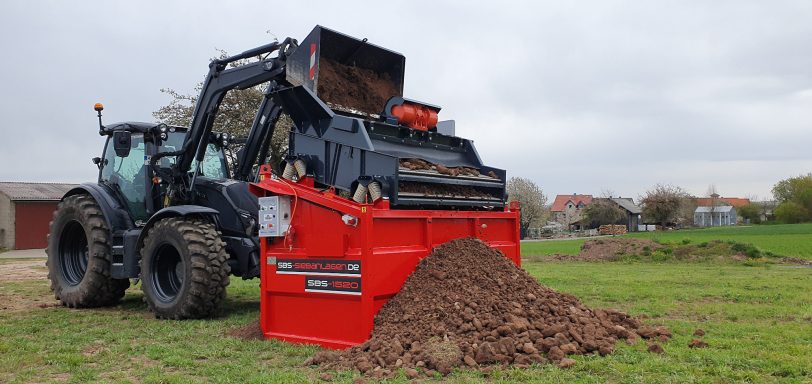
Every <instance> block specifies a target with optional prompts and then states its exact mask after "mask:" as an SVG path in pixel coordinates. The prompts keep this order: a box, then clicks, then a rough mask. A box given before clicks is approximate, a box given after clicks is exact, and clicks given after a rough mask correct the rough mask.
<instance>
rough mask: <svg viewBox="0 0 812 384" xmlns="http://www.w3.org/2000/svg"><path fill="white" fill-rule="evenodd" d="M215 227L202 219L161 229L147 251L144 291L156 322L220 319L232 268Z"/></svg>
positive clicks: (170, 221) (150, 237)
mask: <svg viewBox="0 0 812 384" xmlns="http://www.w3.org/2000/svg"><path fill="white" fill-rule="evenodd" d="M227 261H228V253H226V250H225V243H224V242H223V240H222V239H221V238H220V233H219V232H218V231H217V229H216V228H215V226H214V225H213V224H212V223H210V222H208V221H206V220H204V219H200V218H183V217H171V218H167V219H163V220H161V221H159V222H158V223H156V224H155V225H154V226H153V227H152V228H151V229H150V230H149V233H148V234H147V236H146V238H145V239H144V245H143V247H142V248H141V289H142V290H143V291H144V299H145V300H146V302H147V304H148V305H149V308H150V310H151V311H152V312H154V313H155V316H156V317H159V318H166V319H197V318H202V317H210V316H212V315H214V313H215V312H216V311H217V308H218V306H219V304H220V302H222V301H223V299H224V298H225V296H226V286H228V283H229V278H228V275H229V272H230V268H229V265H228V262H227Z"/></svg>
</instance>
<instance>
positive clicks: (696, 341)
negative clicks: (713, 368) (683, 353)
mask: <svg viewBox="0 0 812 384" xmlns="http://www.w3.org/2000/svg"><path fill="white" fill-rule="evenodd" d="M688 347H689V348H707V347H708V343H706V342H704V341H702V340H699V339H693V340H691V342H690V343H688Z"/></svg>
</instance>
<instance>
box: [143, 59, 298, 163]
mask: <svg viewBox="0 0 812 384" xmlns="http://www.w3.org/2000/svg"><path fill="white" fill-rule="evenodd" d="M228 56H229V55H228V53H226V52H225V51H220V54H219V57H218V58H220V59H223V58H226V57H228ZM251 61H252V59H243V60H238V61H235V62H233V63H231V64H229V66H230V67H237V66H241V65H245V64H247V63H249V62H251ZM266 85H267V84H261V85H257V86H255V87H251V88H246V89H242V90H232V91H229V92H227V93H226V95H225V97H223V101H222V103H221V104H220V108H219V109H218V110H217V116H215V118H214V124H213V127H212V130H213V131H215V132H228V133H229V134H231V135H234V137H237V138H238V140H237V142H236V143H235V144H234V145H232V146H231V147H230V148H229V150H228V151H227V155H228V157H229V160H231V162H232V164H233V162H234V160H235V159H236V153H237V151H238V150H239V149H240V148H241V147H242V144H241V142H242V141H241V140H239V139H240V138H243V139H244V138H246V137H247V136H248V131H249V130H250V129H251V125H252V124H253V122H254V117H255V116H256V113H257V109H258V108H259V105H260V103H261V102H262V98H263V91H264V89H265V87H266ZM202 88H203V82H200V83H197V85H196V86H195V89H194V93H193V94H187V93H181V92H178V91H176V90H174V89H169V88H163V89H161V92H162V93H164V94H167V95H169V96H170V97H171V98H172V100H171V101H170V102H169V104H167V105H164V106H162V107H160V108H158V110H157V111H155V112H153V113H152V116H153V117H154V118H155V119H157V120H158V121H159V122H162V123H166V124H169V125H177V126H182V127H188V126H190V125H191V123H192V113H193V112H194V108H195V103H196V102H197V98H198V95H199V94H200V90H201V89H202ZM292 126H293V121H292V120H291V119H290V118H289V117H288V116H287V115H285V114H282V115H281V116H280V118H279V121H277V123H276V127H275V129H274V134H273V137H272V139H271V147H270V156H269V158H268V159H260V161H261V162H262V163H268V164H270V165H271V167H272V168H273V169H274V171H275V172H277V173H279V172H280V169H279V164H280V163H281V162H282V160H283V159H284V157H285V154H286V153H287V150H288V132H289V131H290V128H291V127H292Z"/></svg>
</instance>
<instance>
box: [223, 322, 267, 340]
mask: <svg viewBox="0 0 812 384" xmlns="http://www.w3.org/2000/svg"><path fill="white" fill-rule="evenodd" d="M228 335H229V336H231V337H236V338H238V339H242V340H263V339H264V338H265V335H264V334H263V333H262V328H261V327H260V325H259V322H258V321H257V322H253V323H249V324H246V325H244V326H242V327H239V328H235V329H232V330H230V331H229V332H228Z"/></svg>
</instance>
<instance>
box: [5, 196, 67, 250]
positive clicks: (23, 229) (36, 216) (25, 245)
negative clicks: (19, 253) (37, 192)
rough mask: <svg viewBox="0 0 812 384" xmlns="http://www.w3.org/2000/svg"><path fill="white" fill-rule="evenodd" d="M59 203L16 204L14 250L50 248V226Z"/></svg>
mask: <svg viewBox="0 0 812 384" xmlns="http://www.w3.org/2000/svg"><path fill="white" fill-rule="evenodd" d="M57 204H58V203H57V202H22V201H17V202H15V203H14V249H36V248H45V247H47V246H48V225H49V224H50V222H51V219H52V218H53V216H54V211H55V210H56V206H57Z"/></svg>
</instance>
